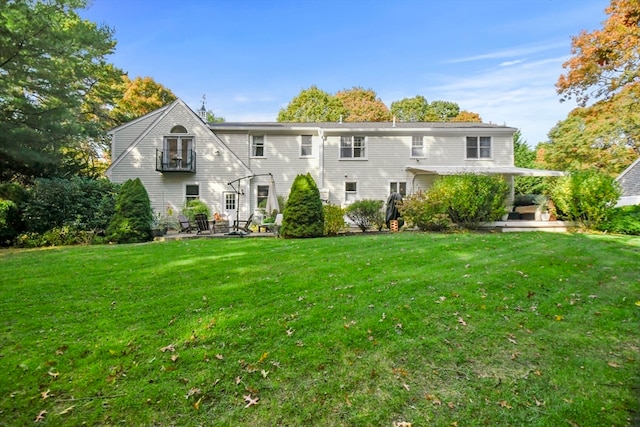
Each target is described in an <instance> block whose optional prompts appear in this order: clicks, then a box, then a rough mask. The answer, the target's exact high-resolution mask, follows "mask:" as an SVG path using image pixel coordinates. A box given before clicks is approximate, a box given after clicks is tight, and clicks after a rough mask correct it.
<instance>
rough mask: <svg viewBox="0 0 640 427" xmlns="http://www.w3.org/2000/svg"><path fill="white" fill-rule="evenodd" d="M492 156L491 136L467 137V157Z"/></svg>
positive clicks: (488, 157) (481, 157)
mask: <svg viewBox="0 0 640 427" xmlns="http://www.w3.org/2000/svg"><path fill="white" fill-rule="evenodd" d="M490 158H491V137H490V136H468V137H467V159H490Z"/></svg>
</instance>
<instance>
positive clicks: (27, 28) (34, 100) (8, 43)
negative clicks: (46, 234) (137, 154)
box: [0, 0, 123, 182]
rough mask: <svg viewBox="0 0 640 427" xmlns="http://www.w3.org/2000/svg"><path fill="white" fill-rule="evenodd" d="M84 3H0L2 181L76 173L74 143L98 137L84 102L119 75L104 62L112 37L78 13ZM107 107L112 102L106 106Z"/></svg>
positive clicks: (72, 0)
mask: <svg viewBox="0 0 640 427" xmlns="http://www.w3.org/2000/svg"><path fill="white" fill-rule="evenodd" d="M86 5H87V0H33V1H30V0H14V1H9V2H7V1H2V11H1V13H0V75H2V78H0V181H2V182H6V181H12V180H16V181H23V182H27V181H31V180H32V179H33V178H34V177H39V176H55V175H60V174H63V173H75V172H77V171H78V170H80V169H81V165H79V164H78V162H77V161H76V160H77V159H76V158H75V154H76V151H75V149H76V148H77V146H78V143H79V140H80V139H82V137H85V136H95V131H96V129H97V128H96V127H95V126H93V125H89V124H88V123H87V117H86V114H87V111H86V109H85V108H84V105H83V103H84V101H85V99H86V98H87V97H88V96H89V95H90V94H91V92H92V91H93V90H94V88H95V87H96V85H97V83H98V82H100V81H109V80H112V81H115V79H117V78H118V77H119V76H121V75H122V74H123V73H122V71H120V70H117V69H115V68H114V67H113V66H111V65H110V64H108V63H107V60H106V57H107V56H108V55H110V54H112V53H113V51H114V47H115V41H114V40H113V39H112V36H113V34H112V30H111V29H110V28H108V27H105V26H97V25H96V24H95V23H92V22H89V21H87V20H83V19H81V18H80V16H79V15H78V14H77V13H76V10H77V9H81V8H84V7H86ZM104 101H107V102H108V101H109V100H104Z"/></svg>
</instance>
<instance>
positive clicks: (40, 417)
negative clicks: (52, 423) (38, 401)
mask: <svg viewBox="0 0 640 427" xmlns="http://www.w3.org/2000/svg"><path fill="white" fill-rule="evenodd" d="M45 415H47V410H46V409H43V410H42V411H40V412H39V413H38V415H36V419H35V420H33V421H34V422H36V423H39V422H42V421H44V416H45Z"/></svg>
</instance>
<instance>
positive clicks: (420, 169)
mask: <svg viewBox="0 0 640 427" xmlns="http://www.w3.org/2000/svg"><path fill="white" fill-rule="evenodd" d="M406 169H407V170H408V171H409V172H412V173H415V174H421V173H422V174H432V175H460V174H464V173H477V174H486V175H513V176H563V175H566V173H565V172H562V171H552V170H545V169H527V168H519V167H517V166H490V167H489V166H416V165H411V166H407V168H406Z"/></svg>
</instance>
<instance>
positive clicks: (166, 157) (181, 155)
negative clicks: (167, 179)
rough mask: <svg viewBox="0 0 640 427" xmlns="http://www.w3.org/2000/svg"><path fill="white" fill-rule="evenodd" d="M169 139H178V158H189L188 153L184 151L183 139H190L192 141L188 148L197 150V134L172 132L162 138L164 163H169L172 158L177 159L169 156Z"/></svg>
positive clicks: (192, 150)
mask: <svg viewBox="0 0 640 427" xmlns="http://www.w3.org/2000/svg"><path fill="white" fill-rule="evenodd" d="M169 139H176V140H177V142H176V154H177V157H176V158H180V160H183V161H185V160H186V159H187V155H186V153H183V152H182V140H183V139H190V140H191V143H190V144H189V146H190V148H187V149H188V150H191V152H192V153H193V152H195V150H196V148H195V146H196V136H195V135H190V134H186V133H170V134H168V135H165V136H164V137H163V138H162V152H163V153H164V154H163V159H162V160H163V162H164V163H169V161H170V160H175V159H172V158H170V157H169V142H168V140H169Z"/></svg>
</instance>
